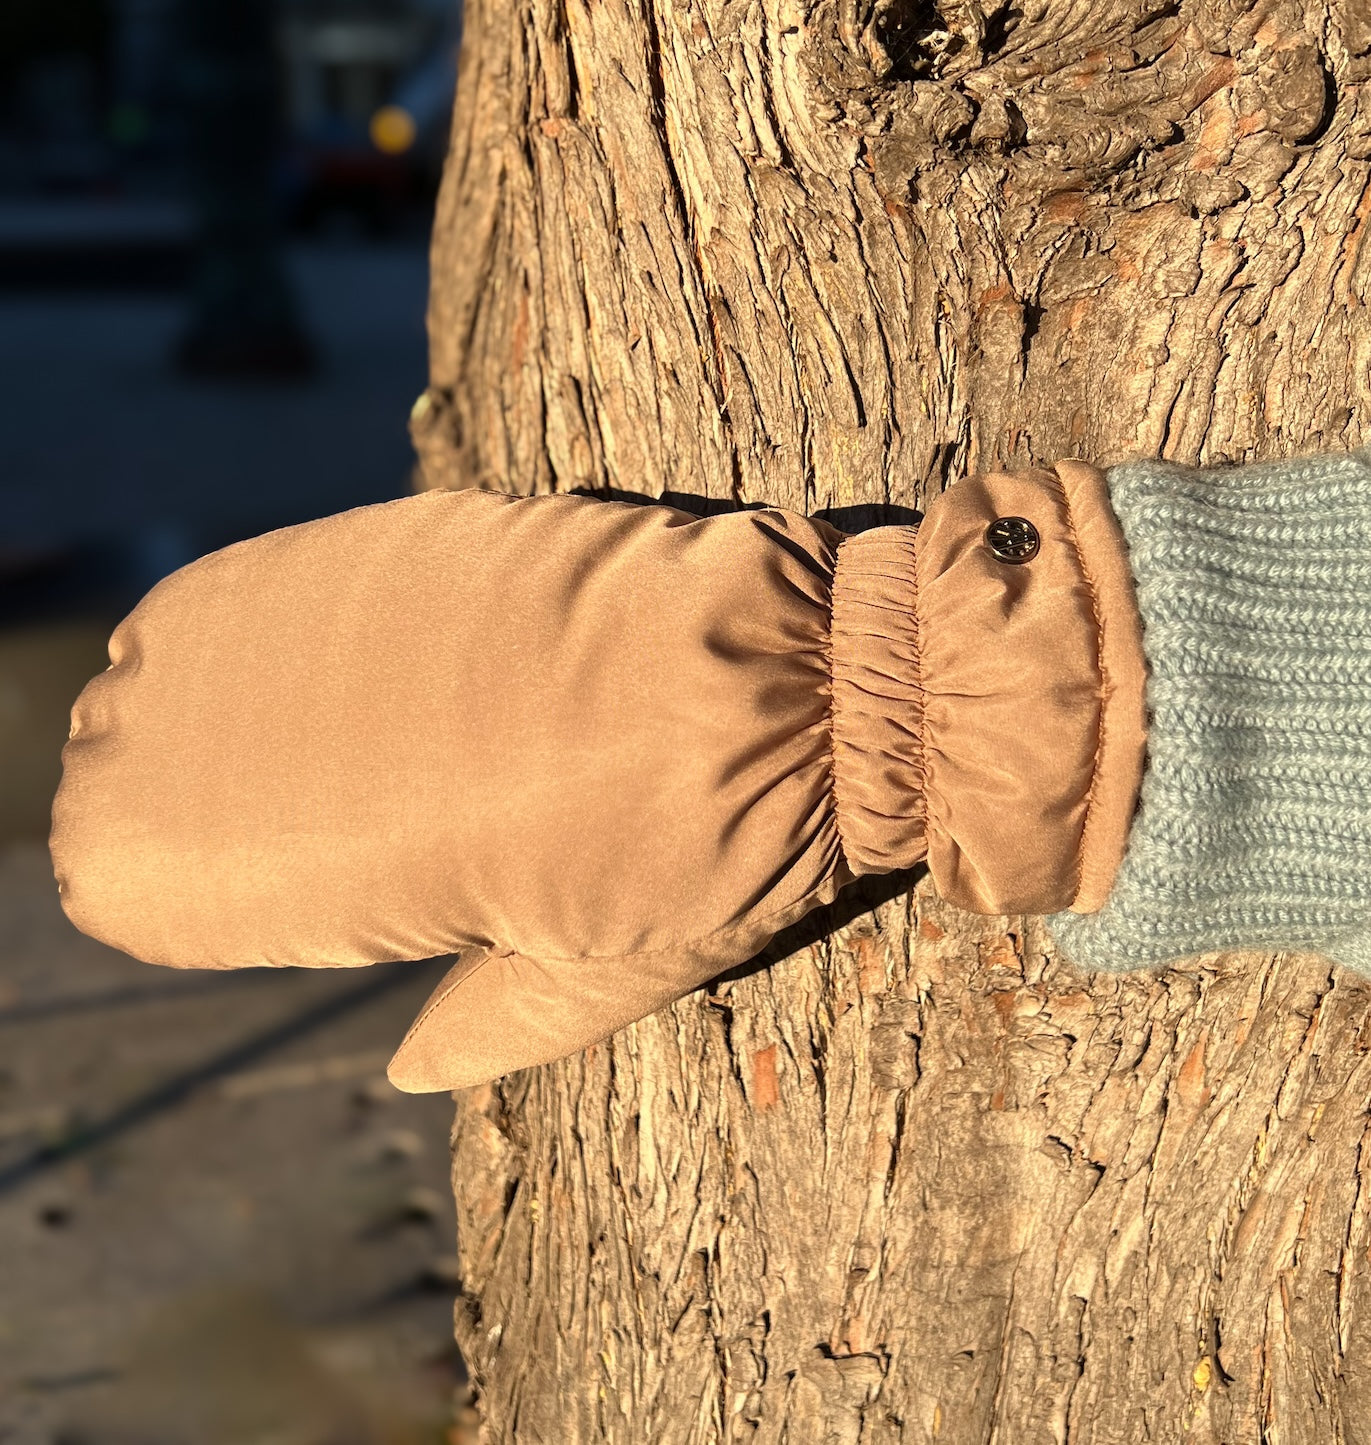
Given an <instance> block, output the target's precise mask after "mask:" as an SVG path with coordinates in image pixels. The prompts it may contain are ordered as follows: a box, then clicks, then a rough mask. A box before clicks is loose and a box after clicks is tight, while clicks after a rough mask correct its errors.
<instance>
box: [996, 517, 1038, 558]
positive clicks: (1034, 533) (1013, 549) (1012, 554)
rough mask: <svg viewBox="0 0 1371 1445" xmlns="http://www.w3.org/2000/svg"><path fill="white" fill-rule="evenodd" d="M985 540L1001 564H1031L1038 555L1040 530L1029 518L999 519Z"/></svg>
mask: <svg viewBox="0 0 1371 1445" xmlns="http://www.w3.org/2000/svg"><path fill="white" fill-rule="evenodd" d="M985 540H986V543H987V545H988V546H989V548H990V550H991V551H992V552H993V553H994V554H995V555H996V557H998V558H999V559H1000V561H1001V562H1031V561H1032V560H1033V558H1034V557H1036V556H1037V555H1038V529H1037V528H1036V527H1035V526H1034V525H1033V523H1032V522H1030V521H1029V520H1028V518H1027V517H997V518H996V519H995V521H993V522H992V523H991V524H990V525H989V526H988V527H987V528H986V529H985Z"/></svg>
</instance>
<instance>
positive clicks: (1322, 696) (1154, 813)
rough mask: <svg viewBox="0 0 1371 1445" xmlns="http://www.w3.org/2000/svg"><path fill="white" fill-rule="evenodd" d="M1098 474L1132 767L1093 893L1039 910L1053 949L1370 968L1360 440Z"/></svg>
mask: <svg viewBox="0 0 1371 1445" xmlns="http://www.w3.org/2000/svg"><path fill="white" fill-rule="evenodd" d="M1106 477H1107V480H1108V484H1109V490H1110V499H1111V503H1112V505H1113V507H1114V510H1115V512H1116V514H1117V516H1118V518H1119V522H1120V525H1121V527H1122V529H1123V532H1124V536H1125V538H1126V540H1127V543H1128V548H1129V558H1130V564H1131V566H1132V569H1133V575H1134V581H1135V584H1136V589H1137V599H1138V607H1139V611H1140V613H1141V615H1142V620H1143V647H1144V651H1145V653H1146V657H1147V662H1148V668H1149V675H1148V680H1147V690H1146V699H1147V707H1148V744H1147V761H1146V767H1145V770H1144V774H1143V779H1142V785H1141V790H1140V795H1139V799H1138V806H1137V811H1136V813H1135V816H1134V820H1133V824H1132V827H1131V830H1130V833H1129V837H1128V845H1127V849H1126V852H1125V855H1124V858H1123V862H1122V864H1121V866H1120V869H1119V872H1118V874H1117V877H1116V879H1115V882H1114V886H1113V888H1112V891H1111V893H1110V895H1109V898H1108V900H1107V902H1106V903H1105V906H1104V907H1103V908H1101V909H1100V910H1099V911H1098V912H1096V913H1090V914H1083V913H1072V912H1062V913H1053V914H1049V915H1047V917H1046V919H1045V922H1046V925H1047V928H1048V931H1049V933H1050V934H1051V936H1052V938H1053V940H1054V942H1055V943H1056V944H1057V946H1058V950H1059V952H1060V954H1061V955H1062V956H1064V957H1065V958H1066V959H1067V960H1068V961H1070V962H1072V963H1073V964H1075V965H1076V966H1078V967H1081V968H1085V969H1105V970H1111V971H1119V970H1126V969H1136V968H1143V967H1149V966H1159V965H1163V964H1167V963H1171V962H1176V961H1179V960H1181V959H1184V958H1188V957H1192V956H1195V955H1198V954H1201V953H1207V952H1211V951H1219V950H1225V949H1248V948H1259V949H1289V950H1293V951H1315V952H1319V953H1322V954H1324V955H1325V956H1326V957H1328V958H1330V959H1333V960H1335V961H1337V962H1341V963H1344V964H1346V965H1347V966H1349V967H1351V968H1354V969H1356V970H1358V971H1360V972H1363V973H1366V974H1368V975H1371V449H1365V450H1362V451H1358V452H1354V453H1351V454H1341V455H1332V456H1316V457H1309V458H1301V459H1298V460H1293V461H1281V462H1262V463H1256V464H1249V465H1243V466H1235V467H1225V468H1214V469H1205V470H1199V469H1195V468H1190V467H1184V466H1180V465H1177V464H1174V463H1165V462H1157V461H1146V462H1131V463H1127V464H1124V465H1120V466H1116V467H1113V468H1111V469H1109V470H1108V471H1107V473H1106Z"/></svg>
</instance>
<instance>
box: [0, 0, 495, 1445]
mask: <svg viewBox="0 0 1371 1445" xmlns="http://www.w3.org/2000/svg"><path fill="white" fill-rule="evenodd" d="M460 20H461V17H460V10H459V8H458V4H457V0H0V1442H3V1445H21V1442H22V1445H49V1442H63V1445H78V1442H88V1445H101V1442H110V1445H112V1442H122V1445H133V1442H137V1445H162V1442H168V1445H170V1442H178V1445H181V1442H184V1445H217V1442H225V1445H227V1442H233V1445H256V1442H260V1445H338V1442H359V1445H361V1442H395V1445H399V1442H420V1441H425V1442H437V1441H442V1442H455V1441H465V1440H466V1439H467V1438H468V1430H469V1425H467V1424H466V1423H464V1420H463V1418H462V1412H461V1410H460V1408H459V1407H458V1405H457V1404H455V1403H454V1402H457V1401H460V1400H461V1398H462V1393H463V1381H464V1375H463V1370H462V1364H461V1361H460V1359H459V1358H458V1357H457V1356H456V1354H455V1352H454V1350H453V1347H452V1343H451V1335H452V1331H451V1312H452V1302H453V1296H454V1287H455V1280H456V1275H455V1258H454V1223H453V1209H452V1203H451V1195H450V1188H449V1182H448V1162H447V1161H448V1156H447V1134H448V1128H449V1125H450V1121H451V1116H452V1105H451V1100H450V1099H449V1098H448V1097H447V1096H446V1095H436V1096H420V1097H412V1096H406V1095H401V1094H399V1093H398V1092H396V1091H395V1090H394V1089H392V1088H391V1086H390V1085H389V1084H388V1083H387V1082H386V1080H385V1077H384V1067H385V1062H386V1059H387V1058H388V1057H389V1054H390V1052H391V1051H392V1049H393V1048H394V1046H395V1045H396V1043H397V1042H398V1041H399V1039H400V1037H401V1036H402V1034H403V1031H404V1029H405V1027H406V1026H407V1025H408V1023H409V1020H410V1018H411V1017H412V1015H413V1014H414V1012H415V1011H416V1010H417V1009H418V1007H419V1005H420V1004H421V1003H422V1001H423V1000H424V998H426V997H427V995H428V993H429V991H430V990H431V989H432V987H433V986H434V984H435V983H436V982H437V979H438V978H439V977H440V976H441V974H442V972H443V971H444V967H445V962H444V961H442V960H437V961H433V960H430V961H427V962H423V963H417V964H408V965H406V964H398V965H387V966H383V967H380V968H375V969H365V970H349V971H340V972H337V973H331V972H328V971H319V972H311V971H309V970H266V969H263V970H258V969H253V970H243V971H241V972H237V973H232V974H215V973H204V974H198V973H190V972H187V973H181V972H179V971H172V970H165V969H157V968H152V967H149V966H147V965H145V964H141V963H138V962H136V961H134V960H132V959H130V958H128V957H126V956H125V955H122V954H119V953H117V952H115V951H114V950H112V949H109V948H106V947H104V946H103V945H100V944H97V943H95V942H94V941H93V940H91V939H88V938H86V937H84V936H83V935H81V934H79V933H77V932H76V930H75V929H74V928H73V927H72V926H71V925H70V924H69V923H68V922H67V920H66V918H65V915H64V914H63V913H62V911H61V908H60V905H59V902H58V897H57V892H56V885H55V883H54V881H53V878H52V872H51V866H50V863H49V859H48V855H47V846H46V840H47V833H48V828H49V821H50V814H49V809H50V806H51V801H52V795H53V792H54V790H55V789H56V786H57V783H58V779H59V776H60V752H61V747H62V744H63V743H64V742H65V741H66V737H67V731H68V727H69V714H70V709H71V706H72V703H73V702H74V701H75V699H76V696H77V694H78V693H79V692H80V690H81V688H82V687H83V686H84V685H85V683H86V682H87V681H88V680H89V679H90V678H91V677H93V676H94V675H95V674H96V673H98V672H100V671H102V670H103V669H104V667H105V666H106V665H107V662H108V656H107V653H106V651H105V648H106V643H107V641H108V638H109V634H110V632H111V630H112V629H113V627H114V626H115V625H116V624H117V622H118V621H119V620H120V619H121V618H122V617H123V616H125V615H126V614H127V612H128V611H129V610H130V609H131V608H132V607H133V605H134V604H135V603H136V602H137V601H138V599H139V598H140V597H141V596H142V595H143V594H144V593H145V592H146V591H147V590H148V588H150V587H151V586H152V585H153V584H154V583H155V582H157V581H158V580H159V579H160V578H162V577H164V576H166V575H167V574H168V573H169V572H172V571H174V570H176V569H177V568H178V567H181V566H182V565H184V564H185V563H187V562H189V561H192V560H193V559H194V558H196V557H198V556H200V555H203V554H204V553H205V552H209V551H213V550H216V549H217V548H220V547H223V546H226V545H228V544H229V543H231V542H234V541H237V540H239V539H241V538H245V537H250V536H255V535H257V534H259V533H261V532H264V531H269V530H271V529H273V528H276V527H281V526H287V525H290V524H293V523H296V522H302V521H307V520H309V519H311V518H314V517H319V516H325V515H328V514H330V513H333V512H338V511H342V510H344V509H346V508H349V507H355V506H361V505H365V504H367V503H371V502H380V501H386V500H389V499H391V498H394V497H398V496H403V495H405V494H406V493H407V492H409V491H410V490H411V474H412V467H413V456H412V452H411V449H410V446H409V442H408V437H407V432H406V422H407V418H408V413H409V409H410V407H411V405H412V404H413V402H414V400H415V398H416V397H418V395H419V394H420V392H421V391H422V390H423V387H424V384H425V372H426V356H425V337H424V307H425V300H426V290H427V241H428V232H429V226H430V222H431V216H432V208H433V203H434V197H435V192H436V188H437V183H438V178H439V174H440V170H441V165H442V158H443V154H444V150H445V146H446V139H447V130H448V125H449V120H450V114H451V106H452V99H453V91H454V86H455V74H456V63H455V62H456V54H457V48H458V45H459V43H460Z"/></svg>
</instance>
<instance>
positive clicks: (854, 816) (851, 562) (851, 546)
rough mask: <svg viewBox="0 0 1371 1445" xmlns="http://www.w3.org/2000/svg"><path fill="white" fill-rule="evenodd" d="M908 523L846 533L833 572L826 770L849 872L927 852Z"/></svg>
mask: <svg viewBox="0 0 1371 1445" xmlns="http://www.w3.org/2000/svg"><path fill="white" fill-rule="evenodd" d="M914 536H915V529H914V528H913V527H877V528H874V529H873V530H872V531H869V532H862V533H859V534H857V535H855V536H851V537H847V538H845V539H844V540H843V542H842V545H841V546H840V547H839V548H838V557H837V563H836V566H835V571H834V578H833V632H832V636H833V660H832V667H833V684H832V685H833V768H834V795H835V800H836V805H837V812H838V830H839V832H840V834H841V835H842V840H843V851H844V853H845V854H846V856H847V860H848V862H849V863H850V864H851V865H852V867H853V869H854V870H855V871H857V872H858V873H877V872H889V871H892V870H894V869H897V868H909V867H912V866H913V865H914V864H915V863H917V862H919V861H920V860H921V859H922V858H923V857H924V856H925V855H926V853H927V852H928V844H927V836H926V831H925V827H924V801H923V782H924V779H923V741H922V733H923V688H922V686H921V683H920V678H919V611H918V587H917V581H916V577H915V558H914Z"/></svg>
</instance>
